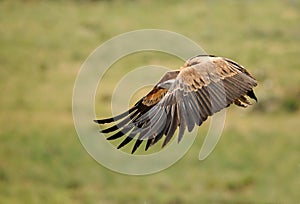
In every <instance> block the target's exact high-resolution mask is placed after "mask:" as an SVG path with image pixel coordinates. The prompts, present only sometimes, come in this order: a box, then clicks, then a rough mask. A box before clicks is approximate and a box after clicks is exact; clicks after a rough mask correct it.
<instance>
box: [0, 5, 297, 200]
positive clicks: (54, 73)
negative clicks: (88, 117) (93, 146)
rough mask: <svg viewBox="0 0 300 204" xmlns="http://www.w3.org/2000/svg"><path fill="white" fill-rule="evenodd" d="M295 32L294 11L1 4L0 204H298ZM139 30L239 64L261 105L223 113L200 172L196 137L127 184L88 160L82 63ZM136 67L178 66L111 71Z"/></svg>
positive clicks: (254, 7)
mask: <svg viewBox="0 0 300 204" xmlns="http://www.w3.org/2000/svg"><path fill="white" fill-rule="evenodd" d="M299 22H300V2H299V1H298V0H280V1H272V0H262V1H258V0H231V1H230V0H225V1H223V0H222V1H221V0H206V1H199V0H191V1H170V0H167V1H146V0H143V1H142V0H141V1H138V0H132V1H129V0H128V1H121V0H119V1H83V0H82V1H79V0H78V1H59V0H57V1H34V0H32V1H30V0H28V1H25V0H24V1H9V0H7V1H3V0H2V1H0V66H1V68H0V78H1V83H0V90H1V99H0V108H1V116H0V127H1V130H0V138H1V143H0V203H170V204H171V203H298V202H300V196H299V187H300V141H299V136H300V130H299V121H300V120H299V119H300V118H299V116H300V111H299V108H300V103H299V100H300V88H299V87H300V80H299V79H300V74H299V69H300V57H299V56H300V49H299V48H300V23H299ZM145 28H157V29H166V30H170V31H174V32H178V33H180V34H183V35H185V36H187V37H189V38H190V39H192V40H194V41H195V42H197V43H198V44H200V45H201V46H202V47H203V48H204V49H205V50H206V51H207V52H208V53H211V54H215V55H220V56H226V57H228V58H231V59H233V60H235V61H237V62H239V63H241V64H242V65H244V66H245V67H246V68H247V69H248V70H249V71H250V72H251V73H252V74H253V75H254V76H255V77H256V78H257V79H258V80H259V86H258V87H257V88H256V89H255V91H256V93H257V96H258V98H259V102H258V103H257V104H255V105H254V106H252V107H251V108H249V109H247V110H245V109H241V108H238V107H230V108H229V109H228V112H227V120H226V126H225V129H224V132H223V135H222V137H221V140H220V142H219V143H218V144H217V147H216V149H215V150H214V151H213V153H212V154H211V155H210V156H209V157H208V158H207V159H206V160H205V161H199V160H198V159H197V158H198V152H199V149H200V147H201V145H202V143H203V139H204V136H205V134H203V133H202V134H201V133H200V134H199V136H198V137H197V140H196V142H195V143H194V144H193V146H192V148H191V149H190V150H189V152H188V153H187V154H186V155H185V156H184V157H183V158H182V159H181V160H180V161H179V162H177V163H176V164H175V165H173V166H172V167H170V168H168V169H166V170H164V171H162V172H160V173H157V174H154V175H148V176H139V177H135V176H126V175H121V174H118V173H115V172H112V171H110V170H108V169H106V168H104V167H102V166H101V165H99V164H98V163H97V162H95V161H94V160H93V159H92V158H91V157H90V156H89V155H88V154H87V152H86V151H85V150H84V148H83V147H82V145H81V144H80V142H79V139H78V137H77V135H76V132H75V129H74V126H73V120H72V105H71V103H72V89H73V85H74V81H75V79H76V74H77V73H78V71H79V69H80V66H81V65H82V63H83V62H84V60H85V59H86V58H87V56H88V55H89V54H90V53H91V52H92V51H93V50H94V49H95V48H96V47H97V46H99V45H100V44H101V43H103V42H105V41H106V40H108V39H110V38H112V37H114V36H116V35H118V34H122V33H124V32H128V31H132V30H136V29H145ZM164 59H167V61H165V60H164ZM139 63H140V64H143V65H147V64H151V63H156V64H168V66H170V67H174V69H176V68H178V66H180V65H181V63H182V62H181V63H178V60H177V61H176V60H174V61H172V59H171V58H165V57H164V56H157V57H156V55H153V56H152V57H141V58H139V57H136V58H134V59H133V60H127V61H124V62H123V63H122V61H121V62H120V63H119V66H120V67H122V69H124V70H126V67H134V66H135V65H136V64H139ZM111 76H112V77H113V76H114V75H111ZM104 92H105V93H106V97H103V98H102V99H101V100H102V101H101V100H100V101H98V102H97V103H98V105H99V106H100V105H103V106H102V107H104V108H103V111H104V112H105V113H106V114H109V111H110V110H109V109H108V107H109V101H110V93H111V87H108V90H104ZM207 123H208V122H207ZM206 125H207V124H206ZM203 128H204V129H205V125H204V127H203Z"/></svg>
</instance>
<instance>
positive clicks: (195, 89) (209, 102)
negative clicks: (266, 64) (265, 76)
mask: <svg viewBox="0 0 300 204" xmlns="http://www.w3.org/2000/svg"><path fill="white" fill-rule="evenodd" d="M256 85H257V82H256V80H255V79H254V78H253V77H252V76H251V75H250V73H249V72H248V71H247V70H246V69H245V68H244V67H242V66H241V65H239V64H237V63H236V62H234V61H232V60H230V59H226V58H222V57H216V56H213V55H199V56H196V57H193V58H190V59H189V60H187V61H186V62H185V64H184V65H183V66H182V67H181V68H180V70H175V71H170V72H167V73H166V74H165V75H164V76H163V77H162V79H161V80H160V81H159V82H158V83H157V84H156V85H155V87H154V88H153V89H152V90H151V91H150V92H149V93H148V94H147V95H146V96H144V97H143V98H142V99H140V100H139V101H138V102H137V103H136V104H135V105H134V106H133V107H132V108H131V109H130V110H128V111H126V112H125V113H123V114H120V115H118V116H115V117H112V118H107V119H100V120H95V122H96V123H98V124H104V123H112V122H116V124H115V125H113V126H111V127H109V128H107V129H104V130H101V132H102V133H112V132H114V133H113V134H112V135H111V136H110V137H108V138H107V139H108V140H114V139H117V138H120V137H122V136H125V135H126V137H125V139H124V140H123V142H122V143H121V144H120V145H119V146H118V148H121V147H123V146H124V145H126V144H127V143H129V142H130V141H131V140H133V139H134V138H135V139H136V141H135V144H134V147H133V149H132V153H134V152H135V151H136V149H137V148H138V147H139V146H140V145H141V143H142V142H143V141H144V140H145V141H147V143H146V148H145V150H147V149H148V148H149V147H150V146H152V145H154V144H155V143H157V142H158V141H159V140H160V139H162V138H163V137H164V142H163V146H165V145H166V144H167V143H168V142H169V141H170V139H171V138H172V137H173V135H174V133H175V131H176V129H177V127H179V132H178V142H179V141H180V140H181V139H182V137H183V134H184V132H185V130H186V129H187V130H188V131H189V132H190V131H192V130H193V128H194V127H195V125H198V126H200V125H201V124H202V123H203V122H204V121H205V120H206V119H207V117H208V116H211V115H213V114H214V113H216V112H218V111H220V110H222V109H224V108H226V107H228V106H229V105H230V104H232V103H234V104H236V105H238V106H242V107H247V105H250V102H249V101H248V99H247V98H246V96H248V97H250V98H252V99H254V100H257V98H256V96H255V94H254V92H253V88H254V87H255V86H256Z"/></svg>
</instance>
